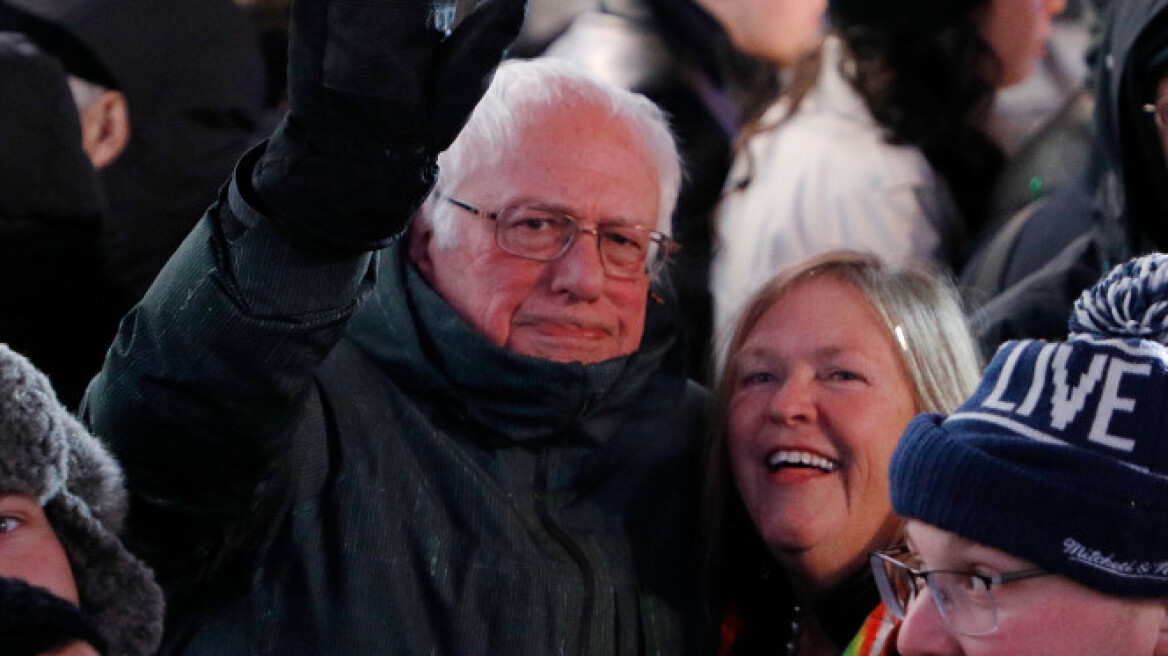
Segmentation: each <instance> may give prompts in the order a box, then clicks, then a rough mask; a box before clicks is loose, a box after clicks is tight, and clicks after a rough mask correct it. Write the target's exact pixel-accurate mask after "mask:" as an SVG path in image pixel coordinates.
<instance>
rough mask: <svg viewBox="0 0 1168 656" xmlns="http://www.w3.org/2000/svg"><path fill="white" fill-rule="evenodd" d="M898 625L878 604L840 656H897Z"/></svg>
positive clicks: (882, 606) (881, 605)
mask: <svg viewBox="0 0 1168 656" xmlns="http://www.w3.org/2000/svg"><path fill="white" fill-rule="evenodd" d="M899 626H900V623H899V622H898V621H897V619H896V618H895V617H893V616H892V615H891V614H890V613H889V612H888V611H887V610H885V608H884V604H880V605H879V606H877V607H876V610H873V611H872V612H871V613H870V614H869V615H868V619H866V620H864V624H863V625H862V626H861V627H860V631H859V632H858V633H856V637H854V638H852V642H851V643H850V644H849V645H848V648H847V649H845V650H844V653H843V654H842V656H899V654H898V652H897V651H896V633H897V629H898V628H899Z"/></svg>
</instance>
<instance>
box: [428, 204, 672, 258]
mask: <svg viewBox="0 0 1168 656" xmlns="http://www.w3.org/2000/svg"><path fill="white" fill-rule="evenodd" d="M441 198H442V199H443V200H445V201H447V202H449V203H451V204H453V205H455V206H457V207H459V208H461V209H464V210H466V211H467V212H470V213H471V214H473V215H475V216H477V217H479V218H481V219H490V220H491V221H494V222H495V243H496V244H498V245H499V248H501V249H502V250H503V251H504V252H506V253H510V254H511V255H515V256H517V257H522V258H524V259H528V260H535V261H538V262H550V261H552V260H554V259H557V258H559V257H561V256H562V255H563V254H564V253H567V252H568V249H569V248H571V247H572V242H574V241H575V240H576V236H577V235H579V234H580V233H582V232H584V233H588V234H591V235H593V236H594V237H596V247H597V249H598V250H599V253H600V263H601V265H602V266H603V267H604V272H605V273H606V274H608V275H609V276H611V277H613V278H627V279H636V278H644V277H646V276H653V275H656V274H657V273H658V272H659V271H660V270H661V268H662V267H663V266H664V265H665V262H666V261H668V260H669V256H670V255H672V254H673V253H674V252H676V251H677V250H679V247H678V245H677V243H676V242H675V241H673V240H672V239H670V238H669V237H668V236H666V235H664V234H662V233H660V232H657V231H656V230H650V229H648V228H645V227H642V226H639V225H624V224H600V225H598V226H596V227H595V228H581V227H580V223H579V222H578V221H577V220H576V219H575V218H573V217H571V216H568V215H567V214H565V213H563V212H561V211H559V210H555V209H550V208H544V207H539V206H537V205H516V206H513V207H506V208H503V209H501V210H499V211H497V212H488V211H486V210H482V209H479V208H478V207H476V206H474V205H471V204H470V203H467V202H464V201H461V200H458V199H457V198H453V197H451V196H447V195H444V194H443V195H441Z"/></svg>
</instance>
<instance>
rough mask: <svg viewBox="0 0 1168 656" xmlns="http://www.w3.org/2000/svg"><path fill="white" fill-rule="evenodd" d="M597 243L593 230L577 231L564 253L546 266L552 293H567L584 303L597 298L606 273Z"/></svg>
mask: <svg viewBox="0 0 1168 656" xmlns="http://www.w3.org/2000/svg"><path fill="white" fill-rule="evenodd" d="M598 240H599V234H598V233H597V231H596V228H580V229H579V231H578V232H577V233H576V238H575V239H573V240H572V244H571V245H570V246H568V250H567V251H565V252H564V254H563V255H561V256H560V257H559V258H557V259H555V260H553V261H552V262H551V263H550V264H551V268H552V279H551V285H552V291H553V292H567V293H570V294H572V295H573V296H576V297H578V298H579V299H581V300H586V301H591V300H595V299H597V298H600V295H601V294H602V293H603V292H604V285H605V278H606V274H605V272H604V263H603V262H602V261H601V260H600V245H599V241H598Z"/></svg>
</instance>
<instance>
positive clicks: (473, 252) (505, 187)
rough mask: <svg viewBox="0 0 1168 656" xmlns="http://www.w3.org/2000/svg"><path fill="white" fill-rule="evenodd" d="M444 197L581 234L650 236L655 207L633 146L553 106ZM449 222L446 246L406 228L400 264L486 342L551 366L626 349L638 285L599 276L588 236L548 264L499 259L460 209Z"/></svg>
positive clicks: (622, 130) (642, 156) (638, 303)
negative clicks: (611, 229)
mask: <svg viewBox="0 0 1168 656" xmlns="http://www.w3.org/2000/svg"><path fill="white" fill-rule="evenodd" d="M446 192H447V193H448V194H449V195H451V196H453V197H455V198H458V199H459V200H461V201H465V202H467V203H470V204H473V205H476V206H478V207H480V208H482V209H483V210H486V211H495V210H499V209H502V208H503V207H507V206H512V205H518V204H537V205H541V206H547V207H554V208H558V209H560V210H562V211H564V212H565V213H567V214H569V215H571V216H573V217H575V218H576V219H577V220H578V221H579V223H580V226H581V227H582V228H593V227H595V226H596V225H597V224H599V223H603V224H614V223H628V224H639V225H642V226H646V227H650V228H654V229H655V228H656V227H657V214H658V204H659V200H660V187H659V180H658V174H657V166H656V163H655V161H654V159H653V158H652V156H651V155H650V153H649V152H648V151H647V150H646V148H645V147H644V146H643V141H642V139H640V138H639V137H638V136H637V135H634V134H633V133H632V132H631V131H630V130H629V129H628V128H627V127H625V126H624V125H623V124H620V123H618V122H616V121H614V120H613V119H611V118H607V117H605V116H603V115H601V114H600V113H599V112H598V111H596V110H595V109H594V108H593V107H564V106H559V107H557V108H556V109H555V110H554V111H545V112H542V113H539V114H537V115H535V116H533V117H530V118H528V119H527V120H526V122H525V124H524V125H523V126H522V127H521V129H520V130H519V131H517V134H516V139H515V144H514V145H513V146H512V147H511V148H509V149H507V151H506V152H504V153H502V155H501V156H500V157H498V158H497V159H495V160H494V161H491V162H489V163H488V164H486V165H484V166H482V167H480V168H479V169H478V170H476V171H474V172H473V173H471V174H469V175H467V176H466V179H465V180H464V182H462V183H461V184H459V185H458V186H457V188H453V189H447V190H446ZM455 220H456V221H459V222H460V223H459V224H458V225H457V226H456V228H457V230H458V232H459V234H460V238H459V242H458V244H457V245H456V246H454V247H451V248H448V249H443V248H441V247H440V246H438V245H437V244H436V243H435V240H434V239H431V238H430V236H429V232H428V230H429V229H428V227H427V226H425V225H424V222H422V221H416V222H415V224H414V228H413V230H414V234H413V235H411V238H412V240H413V242H412V244H411V257H412V259H413V260H414V262H415V264H416V265H417V266H418V270H419V271H420V272H421V274H422V276H423V278H425V280H426V281H427V282H428V283H429V284H430V285H431V286H432V287H433V288H434V289H435V290H436V291H437V292H438V294H439V295H441V296H442V297H443V298H444V299H446V301H447V302H448V303H450V305H451V306H453V307H454V309H455V310H456V311H457V312H458V313H459V315H461V316H462V317H463V319H465V320H466V321H467V322H468V323H470V324H471V325H472V326H474V327H475V328H477V329H478V330H479V331H480V332H482V333H483V335H485V336H486V337H487V339H489V340H490V341H491V342H493V343H495V344H496V345H499V346H504V347H507V348H509V349H511V350H512V351H515V352H516V353H520V354H523V355H529V356H533V357H537V358H544V359H547V360H554V361H557V362H583V363H592V362H599V361H602V360H607V359H609V358H613V357H616V356H620V355H626V354H629V353H632V352H633V351H635V350H636V349H637V347H638V346H639V344H640V342H641V333H642V332H643V330H644V324H645V304H646V299H647V297H648V288H649V281H648V279H647V278H642V279H638V280H626V279H618V278H612V277H609V276H608V275H606V274H605V272H604V269H603V267H602V265H601V261H600V254H599V250H598V248H597V243H596V239H595V237H594V236H592V235H590V234H585V233H583V232H581V233H580V234H578V235H577V236H576V239H575V241H574V242H572V245H571V247H570V248H569V249H568V251H567V252H566V253H564V255H563V256H561V257H560V258H559V259H556V260H553V261H551V262H536V261H531V260H525V259H523V258H520V257H517V256H515V255H510V254H508V253H505V252H503V251H502V250H501V249H500V248H499V247H498V245H497V244H496V243H495V237H494V233H495V223H494V222H493V221H490V220H484V219H480V218H477V217H475V216H474V215H472V214H470V213H469V212H463V211H460V212H459V213H458V214H457V216H456V218H455ZM419 244H420V245H419Z"/></svg>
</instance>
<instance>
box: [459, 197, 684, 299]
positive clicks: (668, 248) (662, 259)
mask: <svg viewBox="0 0 1168 656" xmlns="http://www.w3.org/2000/svg"><path fill="white" fill-rule="evenodd" d="M438 197H439V198H441V199H442V200H444V201H446V202H448V203H450V204H451V205H454V206H455V207H458V208H459V209H462V210H465V211H467V212H469V213H470V214H472V215H474V216H475V217H477V218H480V219H485V220H490V221H493V222H494V223H495V245H497V246H498V247H499V248H500V249H501V250H502V251H503V252H505V253H508V254H510V255H514V256H515V257H520V258H523V259H525V260H532V261H534V262H552V261H554V260H558V259H559V258H561V257H563V256H564V253H567V252H568V249H570V248H571V247H572V244H574V243H575V242H576V236H577V235H579V234H580V233H582V232H583V233H586V234H590V235H592V236H593V237H596V250H597V253H598V254H599V255H600V264H601V265H602V266H603V267H604V273H605V274H606V275H608V276H609V277H612V278H618V279H621V280H640V279H641V278H651V277H653V276H655V275H657V274H658V273H660V272H661V270H662V269H663V268H665V263H666V262H668V261H669V258H670V257H672V256H673V255H675V254H676V253H677V252H678V251H680V250H681V246H680V245H679V244H678V243H677V242H676V241H675V240H674V239H673V238H672V237H670V236H669V235H666V234H665V233H663V232H659V231H657V230H651V229H649V228H646V227H644V226H642V225H631V226H623V227H626V228H634V229H636V230H641V231H644V232H645V234H646V235H648V237H649V241H651V242H653V243H655V244H657V248H658V252H659V253H660V255H658V256H657V257H656V258H654V259H653V260H650V259H649V258H648V257H646V258H645V263H644V266H643V272H642V273H640V274H637V275H626V274H623V273H620V272H615V273H614V272H613V271H611V270H610V269H609V263H608V258H607V257H605V255H604V249H603V248H602V247H601V245H600V230H601V226H597V227H595V228H583V227H581V226H580V221H579V220H578V219H576V217H574V216H571V215H569V214H566V213H564V212H560V211H555V210H546V209H545V210H544V211H549V212H552V213H554V214H556V215H558V216H560V217H562V218H564V219H567V220H568V221H569V222H571V224H572V226H573V230H572V232H571V234H570V235H569V236H568V238H567V239H566V240H564V243H563V244H562V245H561V246H560V250H559V252H557V253H556V254H555V255H553V256H551V257H546V258H545V257H536V256H533V255H530V254H527V253H517V252H515V251H514V250H511V249H508V248H507V247H506V246H504V245H503V242H502V241H500V239H499V225H500V223H499V217H501V216H502V215H503V212H505V211H507V209H510V208H507V209H503V210H498V211H487V210H484V209H482V208H480V207H478V206H477V205H472V204H470V203H468V202H466V201H463V200H459V199H457V198H455V197H453V196H450V195H447V194H438Z"/></svg>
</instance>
